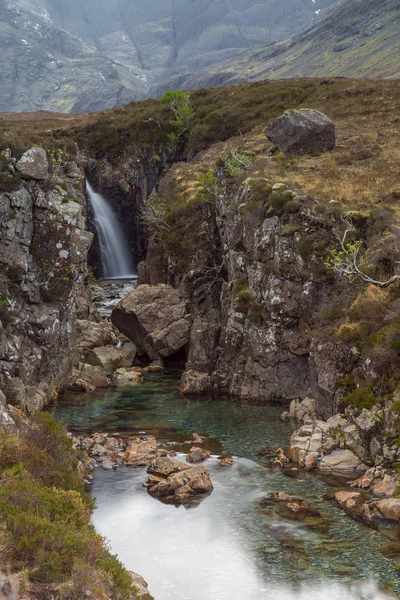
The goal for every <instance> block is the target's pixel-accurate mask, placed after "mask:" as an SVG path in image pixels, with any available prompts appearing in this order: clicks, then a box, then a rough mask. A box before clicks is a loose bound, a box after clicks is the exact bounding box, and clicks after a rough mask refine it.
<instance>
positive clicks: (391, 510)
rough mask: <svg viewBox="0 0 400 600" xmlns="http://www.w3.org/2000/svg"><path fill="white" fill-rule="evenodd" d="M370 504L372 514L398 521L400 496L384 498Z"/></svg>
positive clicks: (399, 517)
mask: <svg viewBox="0 0 400 600" xmlns="http://www.w3.org/2000/svg"><path fill="white" fill-rule="evenodd" d="M370 506H371V505H370ZM372 506H373V515H374V516H376V517H378V518H384V519H390V520H391V521H400V498H384V499H383V500H378V501H377V502H374V503H373V505H372Z"/></svg>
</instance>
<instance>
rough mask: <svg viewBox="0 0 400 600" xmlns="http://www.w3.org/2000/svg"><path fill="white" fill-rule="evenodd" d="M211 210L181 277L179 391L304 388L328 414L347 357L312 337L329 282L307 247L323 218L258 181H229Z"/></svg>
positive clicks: (255, 396) (315, 240)
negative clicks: (184, 303)
mask: <svg viewBox="0 0 400 600" xmlns="http://www.w3.org/2000/svg"><path fill="white" fill-rule="evenodd" d="M255 184H256V185H257V186H260V185H262V188H263V189H265V190H268V189H270V196H271V197H272V198H273V199H272V200H271V202H274V201H275V202H276V203H277V205H278V204H279V203H282V204H281V206H282V208H278V209H276V210H274V209H272V210H270V207H271V204H269V203H268V200H267V198H268V193H267V192H265V193H266V196H265V199H264V200H262V199H261V198H258V199H257V198H256V196H255V194H254V185H255ZM229 187H230V189H229ZM252 189H253V191H252ZM254 203H256V207H255V206H254ZM257 205H258V206H257ZM213 208H215V214H214V215H212V213H210V214H209V217H208V219H206V220H205V221H204V223H203V227H204V232H205V233H204V235H205V236H206V237H207V240H208V241H207V242H206V244H205V248H203V251H202V252H198V253H197V254H195V255H194V258H193V261H192V264H191V269H190V271H189V273H187V274H186V275H185V277H184V279H183V282H182V284H181V288H183V289H184V290H185V291H186V293H187V294H188V295H189V297H190V298H191V302H192V308H191V314H192V319H193V320H192V328H191V338H190V350H189V356H188V361H187V365H186V373H185V374H184V376H183V379H182V385H181V389H182V391H184V392H188V393H197V392H201V391H214V392H217V393H223V394H227V395H232V396H239V397H241V398H248V399H251V400H253V401H254V400H256V401H282V400H289V399H293V398H298V397H303V398H304V397H306V396H307V395H312V396H313V397H315V398H316V399H317V401H318V405H319V408H320V411H321V412H322V413H324V414H326V415H329V414H332V413H333V412H335V410H336V408H337V405H338V400H339V396H338V393H337V389H336V386H337V380H338V379H339V378H340V377H342V376H343V375H344V374H345V373H346V372H348V371H349V370H351V366H352V364H353V362H354V357H353V355H352V353H351V350H350V348H349V347H348V346H346V345H344V344H342V343H341V342H340V341H337V340H335V341H333V342H332V341H330V340H329V338H328V339H324V338H322V339H319V335H318V334H319V333H320V332H319V327H320V324H321V323H320V321H321V317H320V312H321V310H322V309H323V307H324V304H325V303H326V301H327V299H328V298H329V295H330V294H331V292H332V291H333V290H334V288H335V285H336V287H337V284H336V283H335V282H334V280H333V279H332V278H330V277H329V276H327V273H325V272H323V269H322V268H321V262H320V260H319V257H318V256H317V254H316V253H315V251H314V248H315V247H318V246H320V247H321V249H322V247H323V245H324V243H326V239H327V238H328V237H329V235H330V233H331V231H330V230H331V227H332V222H330V220H329V219H326V220H325V221H323V220H321V219H320V218H319V217H318V214H316V213H315V211H314V210H313V208H314V202H313V201H312V200H311V199H310V198H307V197H301V196H298V195H297V194H296V193H295V192H294V191H292V190H290V189H288V188H287V187H286V186H285V185H284V184H282V183H279V182H278V183H275V184H272V186H271V182H267V181H265V180H264V181H261V182H260V181H257V182H255V181H252V182H251V181H248V182H245V183H244V185H243V186H241V187H240V188H239V190H238V189H237V188H235V187H234V186H228V188H227V191H226V193H223V194H221V196H220V199H219V200H218V201H217V202H216V203H215V207H213ZM254 209H255V210H254ZM207 221H208V222H207ZM204 250H205V252H204Z"/></svg>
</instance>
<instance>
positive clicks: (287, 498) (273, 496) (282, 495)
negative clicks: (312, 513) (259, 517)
mask: <svg viewBox="0 0 400 600" xmlns="http://www.w3.org/2000/svg"><path fill="white" fill-rule="evenodd" d="M293 500H294V498H293V496H291V495H290V494H288V493H287V492H271V493H270V494H267V495H266V496H264V498H263V499H262V500H261V504H262V505H264V506H265V505H269V504H273V503H274V502H292V501H293Z"/></svg>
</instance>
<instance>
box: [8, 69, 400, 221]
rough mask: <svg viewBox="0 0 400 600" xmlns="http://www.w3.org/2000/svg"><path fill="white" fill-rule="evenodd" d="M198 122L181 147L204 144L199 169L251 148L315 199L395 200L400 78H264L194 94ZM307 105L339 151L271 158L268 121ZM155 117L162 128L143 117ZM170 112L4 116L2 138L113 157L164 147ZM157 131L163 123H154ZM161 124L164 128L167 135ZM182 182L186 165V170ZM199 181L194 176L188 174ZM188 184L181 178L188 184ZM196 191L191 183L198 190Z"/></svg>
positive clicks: (352, 204)
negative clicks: (325, 123) (333, 135)
mask: <svg viewBox="0 0 400 600" xmlns="http://www.w3.org/2000/svg"><path fill="white" fill-rule="evenodd" d="M192 102H193V104H194V106H195V107H196V113H195V119H194V121H193V123H192V125H191V129H190V131H189V132H188V137H187V140H186V151H187V152H189V154H192V155H193V152H194V151H196V150H199V149H202V148H204V149H205V150H206V151H207V150H208V149H209V152H208V153H207V152H206V153H204V152H202V153H201V154H200V157H199V159H198V160H196V162H195V165H196V167H195V168H194V169H195V171H196V170H197V169H199V170H208V169H209V168H211V169H212V168H213V167H214V164H215V163H216V161H217V160H218V157H219V154H220V153H221V151H224V150H227V151H229V149H237V150H239V151H241V152H245V153H246V154H248V155H249V156H250V157H251V158H252V161H253V169H252V170H253V171H254V172H255V173H256V174H257V176H260V177H267V178H269V179H271V180H275V181H277V180H283V181H285V182H288V183H291V184H294V185H296V186H298V187H299V188H300V189H303V190H304V191H305V192H306V193H308V194H312V195H314V196H316V197H317V198H318V200H320V201H323V202H326V201H329V200H335V201H337V202H340V203H342V204H343V205H344V206H345V207H346V206H348V207H349V208H351V209H357V210H360V211H363V210H365V211H367V210H369V209H370V207H371V205H372V204H374V205H378V206H379V205H390V206H393V207H395V209H396V211H397V205H398V200H399V199H400V170H399V168H398V164H399V160H400V143H399V142H400V116H399V115H400V81H372V80H354V79H334V78H331V79H297V80H281V81H273V82H272V81H262V82H256V83H249V84H240V85H238V86H232V87H223V88H214V89H207V90H196V91H194V92H193V93H192ZM305 106H307V107H312V108H316V109H318V110H321V111H322V112H324V113H326V114H327V115H328V116H329V117H330V118H332V119H333V121H334V122H335V124H336V131H337V147H336V149H335V150H333V151H332V152H329V153H327V154H323V155H321V156H309V155H307V156H303V157H294V158H293V157H290V156H286V155H282V154H281V153H279V154H278V155H275V156H271V155H270V153H269V150H270V148H271V143H270V142H269V141H268V140H267V139H266V137H265V136H264V134H263V129H264V126H265V125H267V123H268V122H270V120H271V119H273V118H275V117H276V116H277V115H278V114H280V113H281V112H283V110H285V109H288V108H296V107H305ZM151 116H153V117H154V118H156V119H157V120H158V122H159V123H160V127H158V126H156V125H154V123H153V122H150V123H148V122H147V119H149V118H150V117H151ZM168 119H169V115H168V111H166V109H165V107H164V106H161V103H160V102H159V101H158V100H146V101H145V102H138V103H131V104H128V105H127V106H125V107H119V108H115V109H112V110H109V111H105V112H102V113H92V114H86V115H65V114H59V113H47V112H38V113H25V114H15V113H3V114H0V126H1V134H0V142H1V144H2V145H3V146H4V144H5V143H6V142H7V140H14V141H15V140H17V139H19V140H21V141H22V142H23V143H24V144H27V143H28V142H35V143H44V142H46V143H47V144H51V143H53V142H54V140H60V139H65V138H72V139H75V140H76V141H78V143H79V144H80V146H82V147H83V149H84V150H85V151H86V152H89V153H94V154H95V155H96V156H100V155H102V156H112V155H118V154H121V153H123V152H124V151H128V152H134V153H136V154H138V155H141V154H142V155H143V154H145V153H146V152H147V151H148V150H149V148H151V149H153V150H154V151H156V152H160V151H162V149H163V144H164V143H165V139H166V132H167V131H168V128H169V127H170V124H169V121H168ZM160 128H161V129H160ZM164 130H165V131H164ZM182 170H183V171H184V172H185V175H184V177H185V178H186V177H187V176H188V174H189V173H190V172H191V170H192V169H191V167H187V168H186V167H182ZM189 179H191V180H192V183H193V181H196V180H197V176H196V175H195V174H194V175H193V176H191V177H189ZM187 185H189V184H188V183H185V186H187ZM195 187H196V186H195Z"/></svg>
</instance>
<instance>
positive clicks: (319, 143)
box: [264, 108, 335, 154]
mask: <svg viewBox="0 0 400 600" xmlns="http://www.w3.org/2000/svg"><path fill="white" fill-rule="evenodd" d="M264 133H265V135H266V136H267V138H268V139H269V140H271V142H273V143H274V144H275V145H276V146H278V148H279V150H282V152H289V153H291V154H306V153H309V152H325V151H326V150H333V148H334V147H335V125H334V123H333V122H332V121H331V120H330V119H329V118H328V117H327V116H326V115H324V114H323V113H322V112H320V111H319V110H315V109H313V108H306V109H300V110H287V111H286V112H285V113H283V115H281V116H280V117H278V118H277V119H275V121H273V122H272V123H271V124H270V125H268V127H266V128H265V130H264Z"/></svg>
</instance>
